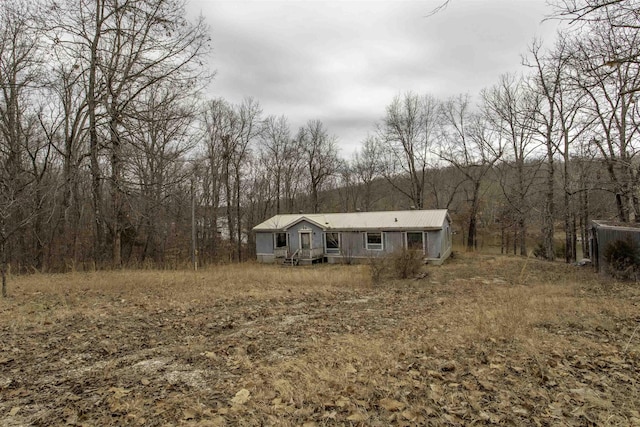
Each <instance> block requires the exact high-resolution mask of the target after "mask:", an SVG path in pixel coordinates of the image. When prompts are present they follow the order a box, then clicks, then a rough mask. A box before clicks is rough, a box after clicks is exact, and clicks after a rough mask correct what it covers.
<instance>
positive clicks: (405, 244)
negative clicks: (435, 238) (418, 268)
mask: <svg viewBox="0 0 640 427" xmlns="http://www.w3.org/2000/svg"><path fill="white" fill-rule="evenodd" d="M409 233H415V234H422V248H421V250H422V253H426V247H427V245H426V243H427V236H426V233H425V232H424V231H405V232H404V247H405V249H409Z"/></svg>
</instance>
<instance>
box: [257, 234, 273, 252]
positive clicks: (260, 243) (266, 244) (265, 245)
mask: <svg viewBox="0 0 640 427" xmlns="http://www.w3.org/2000/svg"><path fill="white" fill-rule="evenodd" d="M256 254H258V255H261V254H273V233H256Z"/></svg>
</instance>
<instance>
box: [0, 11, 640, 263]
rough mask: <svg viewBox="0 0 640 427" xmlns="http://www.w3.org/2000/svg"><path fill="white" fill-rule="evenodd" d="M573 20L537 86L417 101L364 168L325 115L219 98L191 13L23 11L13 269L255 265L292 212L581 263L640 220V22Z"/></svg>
mask: <svg viewBox="0 0 640 427" xmlns="http://www.w3.org/2000/svg"><path fill="white" fill-rule="evenodd" d="M558 3H560V4H561V5H560V6H558V7H556V9H555V13H556V14H557V16H558V17H560V18H566V19H567V20H570V21H571V22H572V23H571V24H570V25H569V27H568V28H569V30H568V31H567V32H566V33H563V34H561V35H560V37H558V41H557V42H556V43H555V44H554V45H552V46H546V45H543V44H542V43H539V42H533V43H532V44H531V45H530V47H529V51H528V52H527V53H526V55H525V57H524V59H523V67H522V72H521V73H520V74H518V75H514V74H505V75H503V76H502V77H501V78H500V79H499V80H498V81H497V82H495V84H494V85H493V86H491V87H488V88H486V89H484V90H483V91H482V92H481V93H479V94H461V95H459V96H454V97H451V98H449V99H438V98H436V97H434V96H432V95H430V94H423V93H414V92H408V93H399V94H398V95H397V96H396V97H395V98H394V99H390V100H389V104H388V105H387V107H386V109H385V111H380V120H379V122H378V123H377V125H376V126H372V129H371V131H370V133H369V134H368V135H363V136H362V141H361V145H360V148H359V149H358V150H357V152H356V153H354V154H353V155H350V153H340V152H339V149H338V146H339V145H338V144H339V141H338V140H337V138H336V137H334V136H332V133H331V130H330V129H327V127H326V126H325V125H324V124H323V123H322V122H321V121H320V120H317V119H316V118H313V117H310V118H309V121H308V122H307V124H306V125H304V126H302V127H300V128H299V129H291V127H290V126H289V123H288V120H287V117H285V116H282V115H279V114H278V112H277V111H273V112H265V111H263V109H262V108H261V106H260V103H259V100H256V99H252V98H246V99H245V100H244V101H243V102H242V103H240V104H239V105H236V104H233V103H230V102H228V101H226V100H224V99H206V98H205V96H204V93H205V91H204V89H205V88H206V86H207V84H208V83H209V82H210V81H211V78H212V77H213V75H214V72H213V70H208V69H207V68H206V67H205V65H204V63H205V59H206V58H207V57H208V55H210V52H211V45H212V44H213V45H215V39H214V40H211V39H210V35H209V34H210V29H209V28H207V26H206V23H205V22H203V21H202V20H196V21H189V20H188V19H186V18H185V16H186V14H185V13H184V6H185V3H184V1H183V0H131V1H127V2H124V3H122V2H117V1H115V0H92V1H81V2H77V1H71V0H58V1H53V0H40V1H29V2H27V1H21V0H7V1H4V2H2V3H1V4H0V57H1V58H2V59H1V61H0V89H1V92H0V164H1V166H0V190H1V191H0V247H1V248H2V261H3V262H2V265H3V269H6V268H7V267H8V266H10V267H11V270H12V271H14V272H26V271H33V270H41V271H45V270H46V271H64V270H71V269H93V268H96V267H97V268H102V267H112V266H121V265H149V266H159V267H175V266H179V265H185V264H186V263H187V262H189V261H190V260H191V259H192V257H194V256H195V257H196V258H197V261H198V262H199V263H200V264H207V263H212V262H218V261H229V260H238V261H241V260H246V259H248V258H249V257H250V256H251V250H252V244H251V243H252V241H251V238H252V236H251V234H250V233H249V230H250V229H251V227H252V226H253V225H255V224H257V223H259V222H261V221H263V220H264V219H266V218H268V217H269V216H271V215H273V214H277V213H287V212H299V211H305V212H319V211H323V212H341V211H355V210H357V209H360V210H383V209H410V208H412V207H413V208H416V209H421V208H429V209H430V208H449V209H450V210H451V212H452V215H453V218H454V220H455V222H456V229H457V231H458V232H459V236H461V238H460V241H461V242H462V241H463V242H464V244H465V245H466V246H467V247H468V248H469V249H475V248H479V247H482V246H483V245H484V244H485V243H486V244H489V243H488V242H489V240H490V241H491V243H490V244H494V245H495V244H496V242H499V247H500V248H501V249H502V250H503V251H508V252H512V253H513V252H515V253H518V254H522V255H525V254H529V253H531V251H532V250H533V249H534V248H537V253H538V254H540V255H541V256H543V257H545V258H547V259H554V258H556V257H560V258H564V259H565V260H566V261H572V260H574V259H575V258H576V255H577V254H578V253H580V252H582V253H586V252H587V248H586V246H585V245H586V244H587V239H586V236H585V230H586V227H587V225H588V223H589V221H590V220H591V219H594V218H600V219H609V218H612V219H616V220H618V221H621V222H631V221H640V199H639V192H638V190H639V188H638V187H639V185H640V184H639V183H640V180H639V179H638V178H639V177H638V174H639V173H640V168H639V165H640V164H639V163H638V159H637V153H638V150H639V149H640V141H638V121H639V119H640V117H639V107H638V103H637V99H638V91H639V89H640V73H639V71H640V66H639V63H638V46H640V43H639V42H638V36H639V32H638V28H639V26H638V22H637V18H634V17H636V16H637V14H638V12H640V6H639V5H638V2H637V1H635V0H634V1H630V0H620V1H610V2H607V3H606V5H600V2H597V1H595V0H581V1H574V2H558ZM462 236H464V237H463V238H462ZM487 236H489V237H487ZM479 237H481V238H480V240H479ZM580 245H581V246H582V247H579V246H580Z"/></svg>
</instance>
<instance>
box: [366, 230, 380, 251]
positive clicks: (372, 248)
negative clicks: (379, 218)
mask: <svg viewBox="0 0 640 427" xmlns="http://www.w3.org/2000/svg"><path fill="white" fill-rule="evenodd" d="M369 234H380V243H369ZM372 245H374V246H373V247H372ZM378 245H380V247H377V246H378ZM364 247H365V248H366V249H367V250H368V251H383V250H384V232H382V231H365V233H364Z"/></svg>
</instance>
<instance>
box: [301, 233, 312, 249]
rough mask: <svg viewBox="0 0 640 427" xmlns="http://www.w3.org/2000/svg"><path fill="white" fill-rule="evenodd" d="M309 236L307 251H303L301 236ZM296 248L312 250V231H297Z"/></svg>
mask: <svg viewBox="0 0 640 427" xmlns="http://www.w3.org/2000/svg"><path fill="white" fill-rule="evenodd" d="M303 234H308V235H309V249H304V248H303V247H302V235H303ZM298 248H299V249H300V250H312V249H313V231H312V230H299V231H298Z"/></svg>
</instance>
